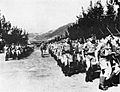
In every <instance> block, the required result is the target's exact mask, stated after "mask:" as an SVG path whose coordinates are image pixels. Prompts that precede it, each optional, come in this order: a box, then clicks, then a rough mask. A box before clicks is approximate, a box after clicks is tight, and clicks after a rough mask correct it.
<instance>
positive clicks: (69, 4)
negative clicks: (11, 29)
mask: <svg viewBox="0 0 120 92" xmlns="http://www.w3.org/2000/svg"><path fill="white" fill-rule="evenodd" d="M95 1H97V0H93V2H95ZM101 1H102V2H103V1H105V0H101ZM89 2H90V0H0V10H1V14H2V15H5V18H6V20H7V21H10V22H11V24H12V26H18V27H19V28H23V29H25V30H26V31H27V32H29V33H45V32H47V31H50V30H55V29H57V28H59V27H60V26H63V25H65V24H68V23H72V22H75V21H76V20H77V18H76V16H78V15H79V14H80V12H81V7H82V6H83V7H84V8H85V9H87V7H88V6H89Z"/></svg>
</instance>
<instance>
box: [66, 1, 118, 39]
mask: <svg viewBox="0 0 120 92" xmlns="http://www.w3.org/2000/svg"><path fill="white" fill-rule="evenodd" d="M116 6H118V9H117V11H116V10H115V7H116ZM106 8H107V9H106V10H105V9H104V6H103V5H102V3H101V1H100V0H99V1H97V2H96V3H95V4H94V5H93V2H92V1H90V5H89V8H88V9H87V10H84V8H83V7H82V13H81V14H80V15H79V16H77V20H76V23H73V24H72V25H70V26H69V27H68V34H67V36H68V37H69V38H70V39H79V38H81V37H82V38H88V37H90V36H91V35H95V36H96V37H97V38H101V37H105V36H107V35H109V34H110V35H120V2H119V0H109V1H108V0H107V1H106Z"/></svg>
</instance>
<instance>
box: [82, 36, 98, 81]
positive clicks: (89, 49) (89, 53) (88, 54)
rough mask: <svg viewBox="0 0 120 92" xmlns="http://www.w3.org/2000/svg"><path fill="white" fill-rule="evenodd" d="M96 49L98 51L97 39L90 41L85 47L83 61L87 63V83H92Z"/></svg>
mask: <svg viewBox="0 0 120 92" xmlns="http://www.w3.org/2000/svg"><path fill="white" fill-rule="evenodd" d="M95 49H96V42H95V39H92V38H90V39H88V41H87V42H86V43H85V44H84V46H83V52H84V55H83V60H85V61H86V81H87V82H88V81H90V82H92V80H93V79H92V74H93V71H92V66H93V65H95V64H96V62H95V53H94V52H95Z"/></svg>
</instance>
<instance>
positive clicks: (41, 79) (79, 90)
mask: <svg viewBox="0 0 120 92" xmlns="http://www.w3.org/2000/svg"><path fill="white" fill-rule="evenodd" d="M84 77H85V75H84V74H76V75H73V76H72V77H65V76H64V75H63V73H62V71H61V68H60V67H58V66H57V64H56V61H55V60H54V59H53V58H52V57H46V58H42V57H41V56H40V51H39V50H35V51H34V52H33V53H32V54H31V55H30V56H29V57H27V58H25V59H21V60H10V61H4V54H0V92H103V91H101V90H99V89H98V83H99V80H98V79H96V80H94V81H93V82H92V83H86V82H85V81H84ZM119 90H120V86H119V87H112V88H109V89H108V90H107V91H106V92H119Z"/></svg>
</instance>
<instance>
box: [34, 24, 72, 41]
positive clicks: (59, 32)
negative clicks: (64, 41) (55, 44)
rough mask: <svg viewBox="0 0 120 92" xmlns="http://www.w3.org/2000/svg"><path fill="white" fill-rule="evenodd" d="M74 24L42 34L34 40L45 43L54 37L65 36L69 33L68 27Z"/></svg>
mask: <svg viewBox="0 0 120 92" xmlns="http://www.w3.org/2000/svg"><path fill="white" fill-rule="evenodd" d="M71 24H72V23H69V24H67V25H64V26H62V27H59V28H58V29H56V30H54V31H53V30H50V31H48V32H47V33H44V34H41V35H37V36H36V37H35V38H34V39H36V40H38V41H40V40H41V41H45V40H47V39H50V38H52V37H55V36H57V35H63V34H64V33H65V31H67V28H68V26H70V25H71Z"/></svg>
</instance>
